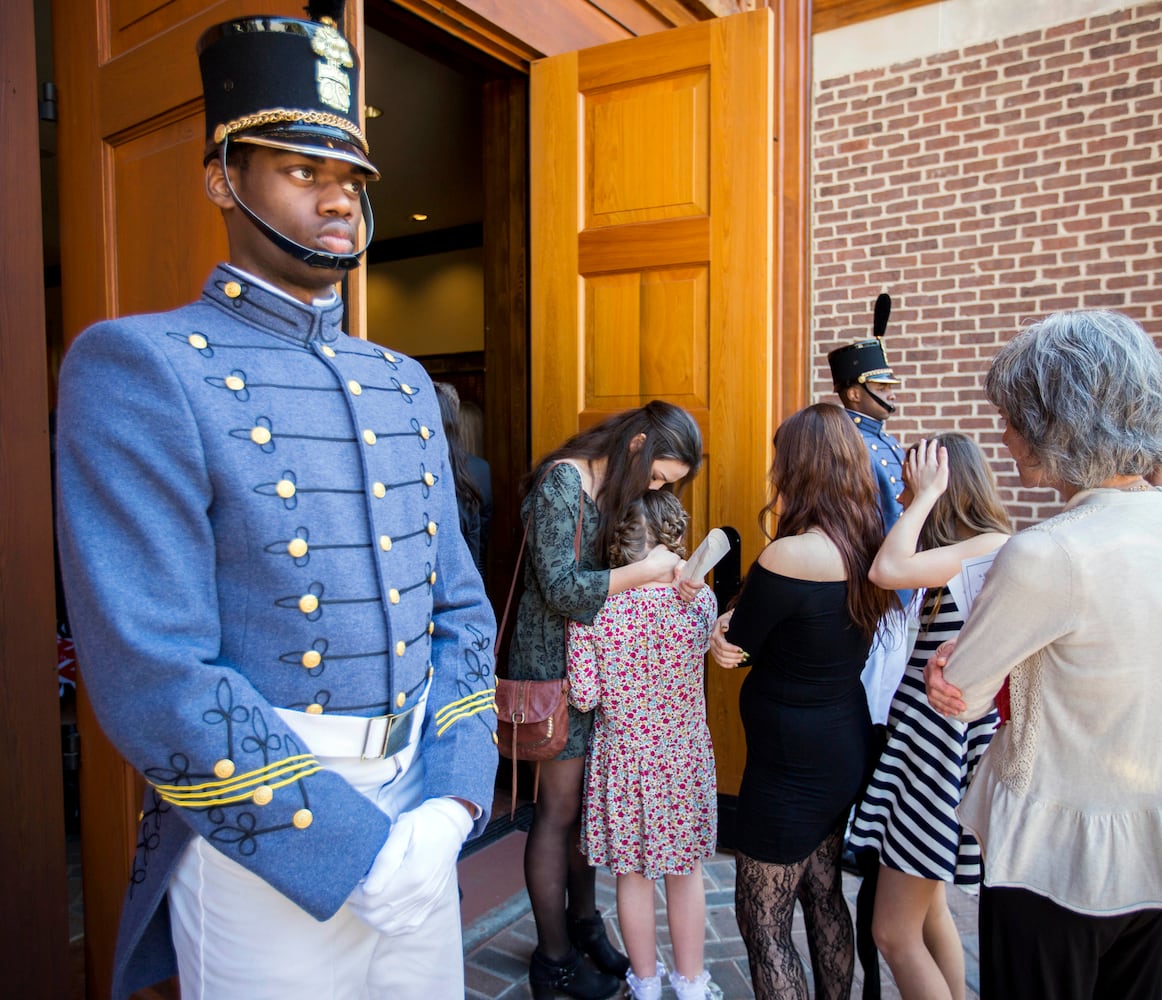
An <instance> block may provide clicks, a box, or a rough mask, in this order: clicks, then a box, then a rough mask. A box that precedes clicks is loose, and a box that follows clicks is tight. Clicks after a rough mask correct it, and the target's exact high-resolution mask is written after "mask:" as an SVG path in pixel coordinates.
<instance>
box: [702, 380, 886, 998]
mask: <svg viewBox="0 0 1162 1000" xmlns="http://www.w3.org/2000/svg"><path fill="white" fill-rule="evenodd" d="M770 481H771V494H772V495H771V500H770V502H769V503H768V504H767V506H766V507H765V508H764V509H763V512H762V514H761V515H760V517H761V521H762V523H763V529H764V533H766V534H767V537H769V538H771V542H770V544H768V545H767V547H766V548H765V549H763V551H762V553H760V555H759V557H758V559H757V560H756V561H755V563H754V565H753V566H752V567H751V569H750V572H749V573H748V574H747V579H746V582H745V584H744V585H743V589H742V592H741V593H740V595H739V598H738V602H737V604H736V605H735V607H734V609H733V610H732V611H729V612H727V613H726V614H725V615H723V616H722V617H721V618H720V619H719V621H718V624H717V625H716V627H715V635H714V637H713V639H712V642H711V649H712V652H713V653H714V657H715V659H716V660H717V661H718V662H719V664H721V665H722V666H724V667H737V666H739V665H742V664H743V662H744V660H745V661H746V665H747V666H751V667H752V669H751V671H750V674H749V676H748V677H747V678H746V680H745V681H744V682H743V685H742V689H741V691H740V692H739V706H740V711H741V715H742V723H743V729H744V731H745V734H746V751H747V752H746V767H745V769H744V770H743V776H742V785H741V787H740V788H739V793H738V816H737V828H736V849H737V851H736V857H737V878H736V883H735V909H736V913H737V916H738V924H739V928H740V930H741V931H742V936H743V940H744V941H745V943H746V949H747V956H748V958H749V961H750V971H751V980H752V982H753V984H754V990H755V996H756V997H757V998H758V1000H771V998H775V997H778V998H780V1000H788V998H795V1000H799V998H801V1000H806V998H807V983H806V976H805V974H804V972H803V967H802V963H801V962H800V961H799V957H798V954H797V952H796V950H795V946H794V944H793V943H792V941H791V921H792V917H793V915H794V909H795V900H796V899H799V900H800V901H801V902H802V904H803V911H804V917H805V920H806V925H807V935H808V941H809V945H810V951H811V957H812V966H813V969H812V971H813V975H814V980H815V992H816V996H817V997H819V998H821V1000H838V998H841V997H843V998H845V997H847V996H848V995H849V994H850V991H851V982H852V975H853V970H854V964H855V943H854V937H853V934H852V927H851V917H850V915H849V913H848V910H847V904H846V902H845V901H844V899H843V893H842V887H841V873H840V867H839V857H840V852H841V850H842V847H843V830H844V825H845V823H846V820H847V815H848V813H849V811H850V810H851V806H852V803H853V802H854V801H855V799H856V796H857V795H858V794H859V792H860V789H861V788H862V786H863V783H864V780H865V778H866V774H867V770H868V764H869V760H870V757H871V752H872V725H871V718H870V716H869V715H868V708H867V698H866V697H865V695H864V692H863V687H862V685H861V684H860V679H859V675H860V671H861V670H862V669H863V665H864V661H865V660H866V659H867V654H868V649H869V648H870V646H871V643H872V639H873V638H874V637H875V634H876V631H877V630H878V629H879V627H880V624H881V622H882V621H883V620H884V619H885V618H886V617H887V616H888V615H890V614H892V613H893V611H898V610H899V600H898V598H897V597H896V595H895V592H894V591H889V590H881V589H880V588H879V587H876V586H875V585H874V584H872V583H871V582H870V581H869V580H868V570H869V569H870V568H871V564H872V560H873V559H874V558H875V554H876V550H877V549H878V548H879V545H880V542H881V541H882V540H883V524H882V521H881V520H880V515H879V507H878V505H877V503H876V486H875V482H874V481H873V479H872V475H871V469H870V468H869V467H868V462H867V451H866V449H865V448H864V445H863V441H862V440H861V438H860V435H859V432H858V431H857V430H856V429H855V426H854V425H853V424H852V422H851V420H850V418H849V417H848V416H847V415H846V414H845V413H844V412H843V410H841V409H839V408H838V407H837V406H833V405H831V404H828V403H821V404H816V405H815V406H809V407H807V408H806V409H804V410H800V411H799V412H798V413H795V414H793V415H792V416H790V417H788V418H787V419H786V420H785V421H784V422H783V423H782V424H781V425H780V426H779V429H778V431H777V432H776V434H775V458H774V462H773V463H772V465H771V472H770ZM776 516H777V518H778V520H777V524H776V527H775V531H774V534H773V535H771V534H770V532H769V523H770V521H771V520H772V519H773V518H775V517H776Z"/></svg>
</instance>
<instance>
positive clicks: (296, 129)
mask: <svg viewBox="0 0 1162 1000" xmlns="http://www.w3.org/2000/svg"><path fill="white" fill-rule="evenodd" d="M322 6H323V5H312V6H311V7H310V8H309V12H310V13H311V14H312V16H316V13H315V9H316V7H322ZM326 10H327V12H326V13H325V14H321V15H318V17H319V19H318V20H314V21H301V20H297V19H295V18H289V17H266V16H259V17H243V18H237V19H236V20H233V21H226V22H224V23H222V24H217V25H214V27H212V28H209V29H207V30H206V31H205V32H204V33H203V35H202V37H201V38H200V39H198V46H197V50H198V64H199V66H200V67H201V71H202V92H203V95H204V96H205V102H206V149H207V154H206V155H207V159H209V158H210V157H211V156H213V155H214V149H215V147H217V146H219V145H220V144H221V143H222V141H223V140H224V139H226V138H229V140H230V142H231V143H234V142H247V143H254V144H256V145H260V146H273V147H275V148H277V149H289V150H293V151H295V152H299V153H306V154H308V155H311V156H325V157H328V158H331V159H338V160H346V161H347V162H349V163H353V164H355V165H356V166H359V167H362V168H363V169H364V170H366V171H368V173H370V174H371V175H372V176H373V177H376V178H378V176H379V171H378V170H376V169H375V166H374V165H373V164H372V162H371V161H370V160H369V159H368V158H367V153H368V149H367V140H366V138H364V135H363V130H362V129H361V128H360V127H359V67H358V62H357V59H356V56H355V53H354V52H353V51H352V50H351V47H350V46H349V45H348V44H347V40H346V39H345V38H344V37H343V36H342V34H340V32H339V26H338V20H339V17H340V16H341V10H342V4H341V3H338V4H331V5H328V6H327V8H326Z"/></svg>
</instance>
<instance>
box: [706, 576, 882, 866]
mask: <svg viewBox="0 0 1162 1000" xmlns="http://www.w3.org/2000/svg"><path fill="white" fill-rule="evenodd" d="M846 600H847V583H846V581H842V580H840V581H835V582H822V583H821V582H817V581H812V580H798V579H794V578H792V577H787V576H781V575H779V574H778V573H772V572H771V571H769V570H767V569H764V568H763V567H762V566H760V565H759V564H758V563H755V564H754V566H752V567H751V570H750V573H749V574H748V575H747V580H746V584H745V586H744V587H743V590H742V593H741V595H740V596H739V600H738V604H737V605H736V607H735V610H734V616H733V617H732V619H731V622H730V629H729V631H728V632H727V636H726V637H727V639H728V640H729V641H730V642H732V643H734V644H735V645H737V646H741V647H742V648H743V649H745V650H746V651H747V652H748V653H749V654H750V659H749V660H748V661H747V663H749V664H751V671H750V674H749V675H748V676H747V678H746V680H745V681H744V682H743V685H742V690H741V691H740V692H739V708H740V712H741V715H742V724H743V729H744V731H745V733H746V767H745V769H744V770H743V776H742V786H741V788H740V789H739V794H738V819H737V842H736V847H737V848H738V850H740V851H742V852H743V853H744V854H746V855H748V856H749V857H751V858H754V859H755V860H756V861H763V862H768V863H777V864H793V863H795V862H797V861H802V860H803V859H804V858H805V857H807V855H809V854H810V853H811V852H812V851H814V850H815V848H816V847H818V846H819V845H820V844H821V843H822V842H823V841H824V840H825V839H826V838H827V836H828V835H829V834H830V833H832V832H833V831H834V830H835V829H837V828H838V827H839V826H840V825H841V824H843V823H844V822H845V821H846V818H847V815H848V812H849V811H850V809H851V806H852V804H853V803H854V802H855V799H856V797H857V796H858V795H859V793H860V790H861V789H862V787H863V785H864V783H865V781H866V778H867V775H868V771H869V766H870V763H871V756H872V724H871V717H870V716H869V714H868V708H867V698H866V696H865V694H864V690H863V685H862V684H860V680H859V675H860V672H861V671H862V670H863V665H864V661H865V660H866V659H867V654H868V649H869V646H870V643H869V642H868V640H867V639H866V638H865V637H864V636H863V634H862V633H861V632H860V631H859V629H858V628H857V627H856V625H855V624H854V622H852V620H851V618H850V616H849V615H848V613H847V607H846Z"/></svg>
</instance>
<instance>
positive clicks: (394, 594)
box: [387, 587, 399, 604]
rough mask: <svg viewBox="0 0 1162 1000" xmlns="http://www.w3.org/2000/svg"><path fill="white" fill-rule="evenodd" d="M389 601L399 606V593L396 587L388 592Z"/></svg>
mask: <svg viewBox="0 0 1162 1000" xmlns="http://www.w3.org/2000/svg"><path fill="white" fill-rule="evenodd" d="M387 599H388V600H389V601H391V603H392V604H399V591H398V590H396V589H395V587H392V588H391V589H390V590H389V591H388V592H387Z"/></svg>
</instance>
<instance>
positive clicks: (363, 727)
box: [275, 678, 432, 760]
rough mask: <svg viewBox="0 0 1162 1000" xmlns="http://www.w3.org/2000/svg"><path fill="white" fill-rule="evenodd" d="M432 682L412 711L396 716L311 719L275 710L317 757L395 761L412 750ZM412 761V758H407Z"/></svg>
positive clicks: (409, 709)
mask: <svg viewBox="0 0 1162 1000" xmlns="http://www.w3.org/2000/svg"><path fill="white" fill-rule="evenodd" d="M431 683H432V682H431V678H429V679H428V682H427V684H425V685H424V691H423V694H421V695H420V697H419V700H418V701H417V702H416V703H415V704H414V705H412V706H411V707H410V708H407V709H405V710H404V711H402V712H397V713H395V714H394V715H376V716H372V717H371V718H366V717H364V716H359V715H323V714H320V715H309V714H307V713H306V712H295V711H292V710H291V709H289V708H276V709H275V711H276V712H277V713H278V717H279V718H280V719H282V721H283V722H285V723H286V724H287V725H288V726H290V727H291V729H293V730H294V731H295V733H296V734H297V735H298V736H299V737H300V738H301V739H303V740H304V741H305V742H306V744H307V746H308V747H309V748H310V751H311V753H313V754H314V755H315V756H316V757H358V758H359V759H360V760H380V759H383V758H386V757H395V756H396V755H398V754H401V753H403V752H404V751H405V750H407V749H409V748H410V747H412V746H413V744H414V743H415V742H416V740H417V739H419V735H420V729H421V728H422V727H423V724H424V707H425V706H426V705H427V701H428V689H429V687H430V686H431ZM408 756H409V759H410V757H411V754H409V755H408Z"/></svg>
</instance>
